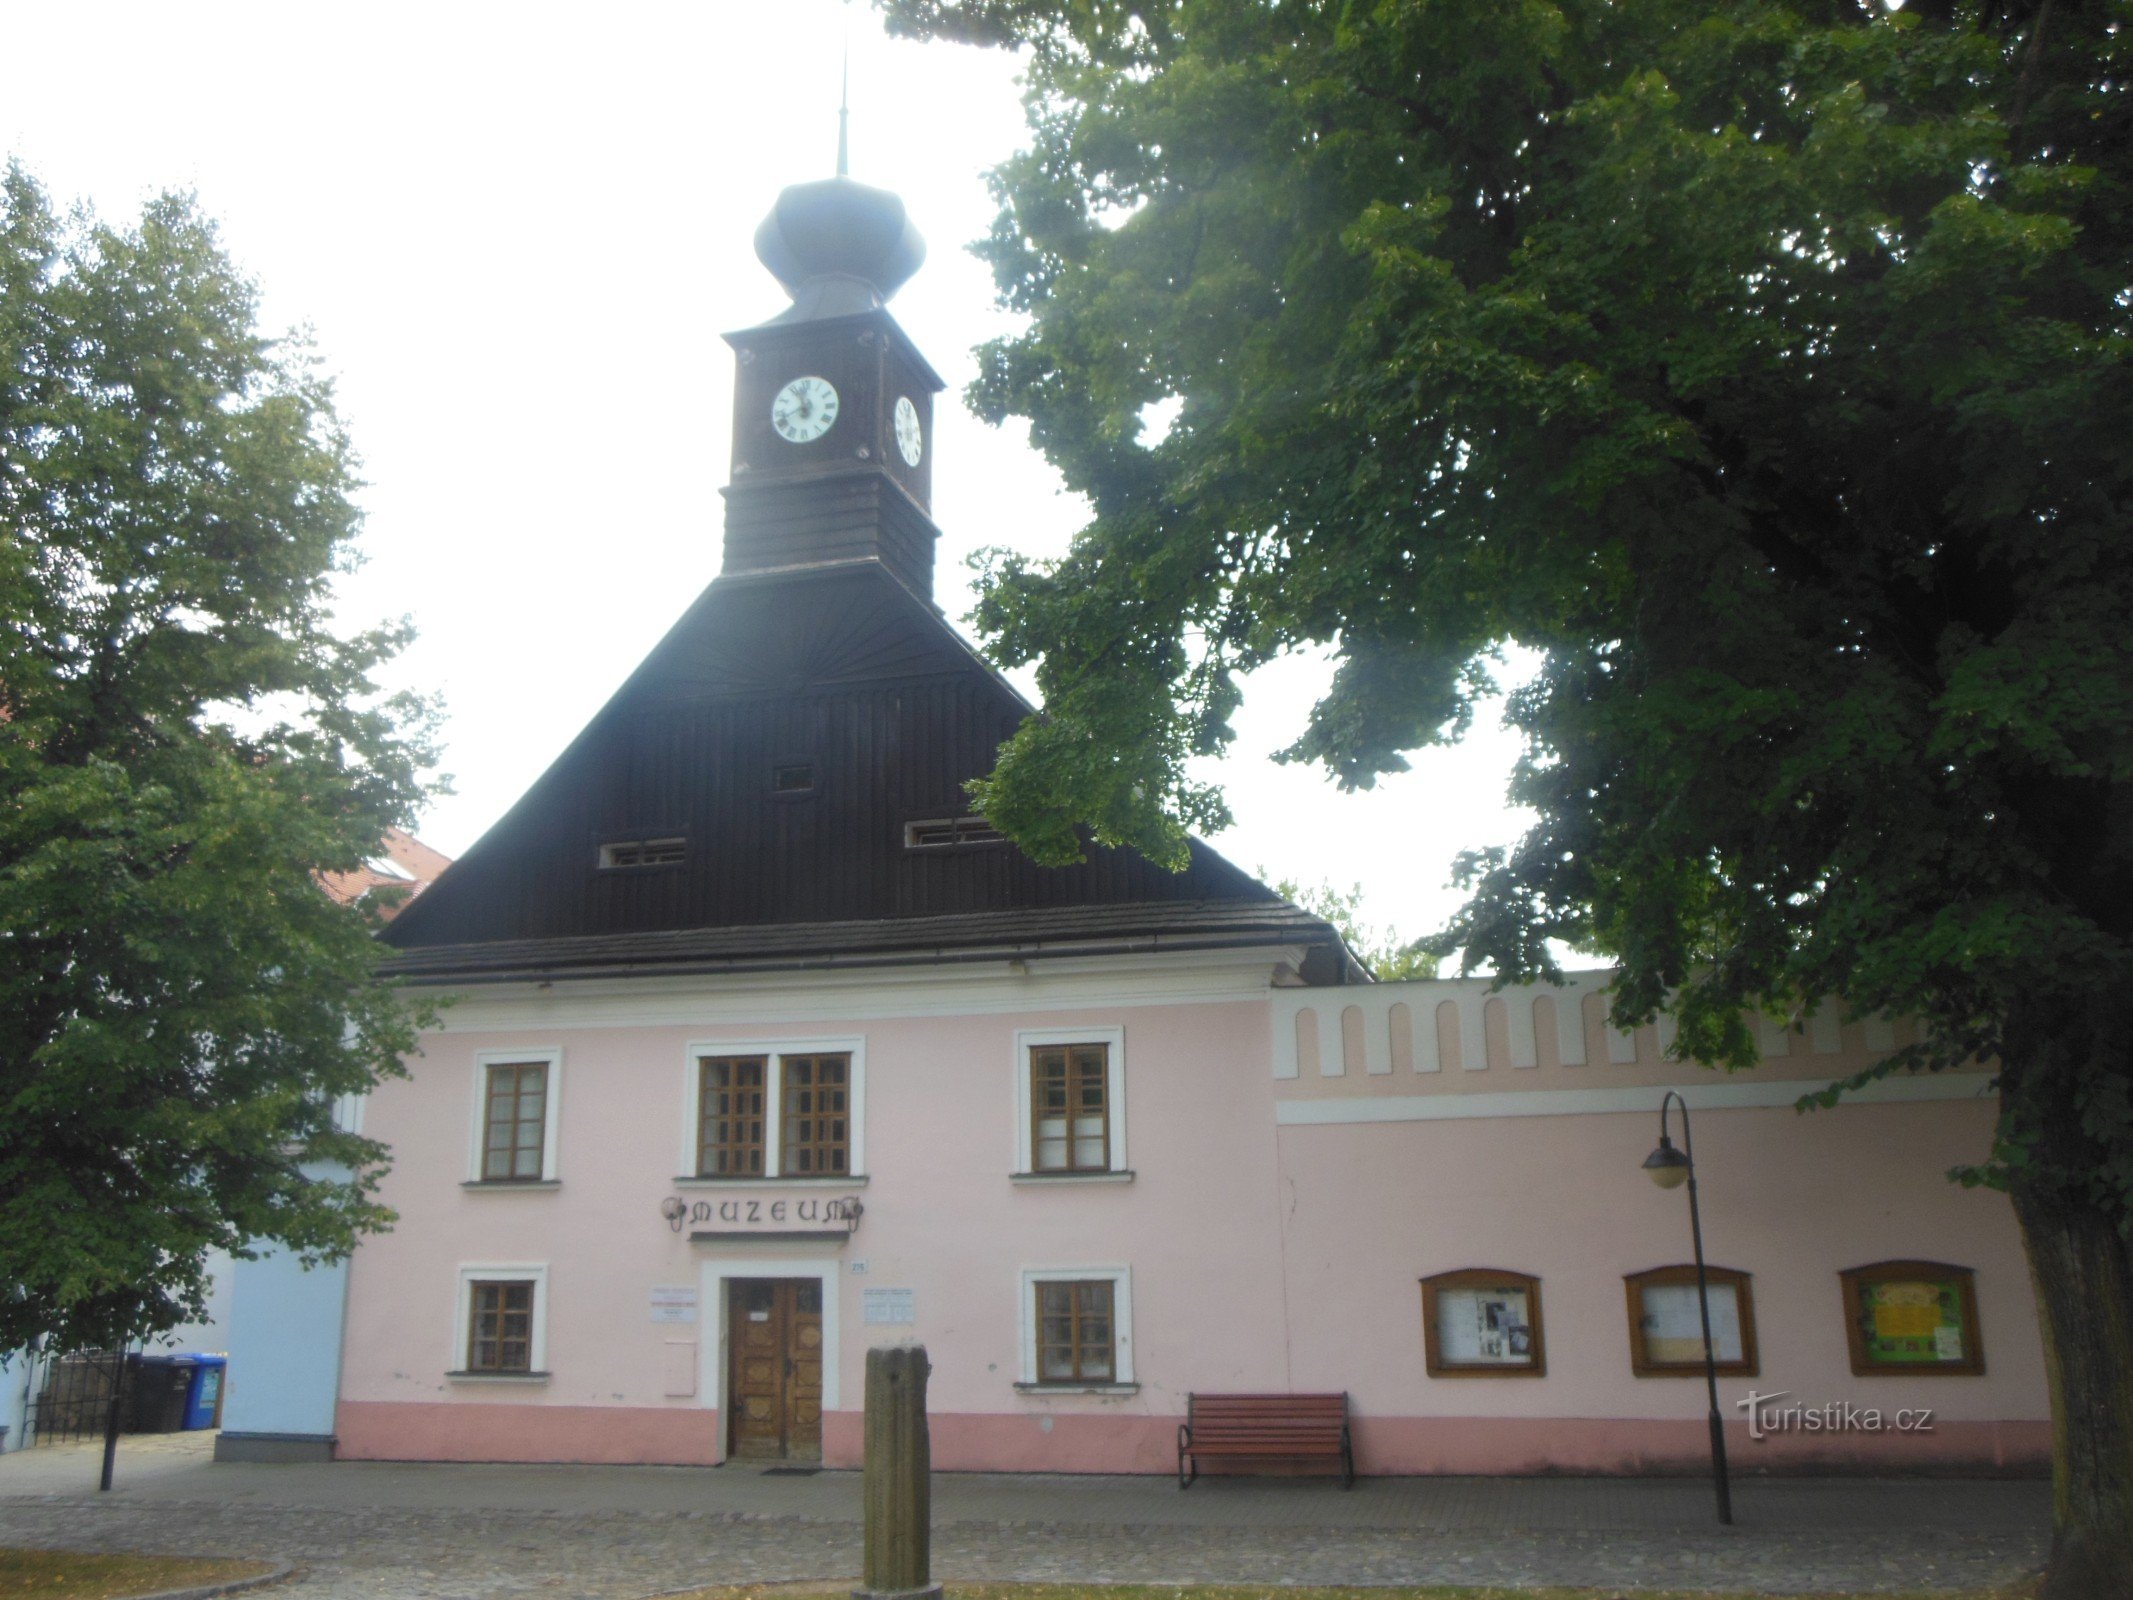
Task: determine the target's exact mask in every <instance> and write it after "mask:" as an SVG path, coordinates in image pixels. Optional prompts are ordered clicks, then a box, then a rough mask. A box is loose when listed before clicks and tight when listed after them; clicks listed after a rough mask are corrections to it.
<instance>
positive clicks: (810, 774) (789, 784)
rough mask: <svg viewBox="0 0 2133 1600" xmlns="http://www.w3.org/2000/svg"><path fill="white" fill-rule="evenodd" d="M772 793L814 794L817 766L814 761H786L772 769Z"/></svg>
mask: <svg viewBox="0 0 2133 1600" xmlns="http://www.w3.org/2000/svg"><path fill="white" fill-rule="evenodd" d="M770 792H771V793H772V794H778V795H798V794H813V793H814V792H815V764H814V763H813V762H812V761H786V762H781V763H779V764H778V765H777V766H775V767H772V768H771V769H770Z"/></svg>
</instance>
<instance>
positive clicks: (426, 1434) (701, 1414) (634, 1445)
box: [334, 1400, 719, 1467]
mask: <svg viewBox="0 0 2133 1600" xmlns="http://www.w3.org/2000/svg"><path fill="white" fill-rule="evenodd" d="M334 1431H335V1432H336V1433H337V1434H338V1435H339V1439H340V1442H339V1444H338V1445H337V1446H336V1448H335V1451H334V1454H335V1456H336V1457H337V1458H338V1459H339V1460H342V1461H567V1462H598V1463H602V1464H608V1465H615V1464H626V1463H635V1464H638V1465H650V1466H674V1467H708V1466H711V1465H713V1464H715V1463H716V1462H717V1461H718V1459H719V1449H718V1442H719V1437H718V1413H717V1412H716V1411H705V1410H702V1409H701V1408H699V1407H695V1406H690V1407H686V1408H680V1407H677V1408H676V1409H674V1410H662V1409H658V1408H655V1407H650V1406H541V1405H531V1406H529V1405H514V1404H511V1403H509V1402H500V1403H494V1402H492V1403H487V1404H468V1403H464V1402H457V1401H451V1400H438V1401H406V1400H343V1401H342V1402H341V1404H340V1406H339V1408H338V1409H337V1410H336V1411H335V1413H334Z"/></svg>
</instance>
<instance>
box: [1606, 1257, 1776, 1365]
mask: <svg viewBox="0 0 2133 1600" xmlns="http://www.w3.org/2000/svg"><path fill="white" fill-rule="evenodd" d="M1704 1277H1705V1281H1706V1282H1707V1283H1708V1284H1709V1285H1710V1296H1709V1298H1708V1300H1707V1301H1706V1304H1708V1305H1709V1307H1710V1309H1711V1351H1712V1354H1713V1355H1714V1357H1715V1358H1716V1365H1717V1369H1718V1371H1719V1372H1720V1373H1722V1374H1725V1375H1727V1376H1730V1377H1741V1378H1752V1377H1754V1376H1755V1375H1756V1374H1757V1372H1758V1371H1759V1370H1760V1368H1759V1366H1758V1363H1757V1358H1756V1350H1755V1300H1754V1297H1753V1296H1752V1295H1751V1294H1750V1293H1749V1288H1748V1274H1747V1273H1745V1272H1736V1271H1734V1270H1733V1269H1732V1268H1730V1267H1707V1268H1706V1269H1705V1271H1704ZM1622 1281H1623V1284H1624V1287H1625V1288H1626V1289H1627V1291H1628V1295H1629V1364H1630V1370H1631V1371H1633V1372H1634V1373H1636V1375H1637V1376H1638V1377H1640V1378H1674V1377H1685V1378H1694V1377H1701V1376H1702V1375H1703V1319H1702V1318H1701V1317H1700V1316H1699V1315H1698V1314H1697V1310H1696V1268H1695V1267H1694V1266H1693V1265H1689V1266H1673V1267H1654V1268H1652V1269H1651V1270H1650V1271H1649V1272H1633V1273H1631V1274H1630V1275H1629V1276H1628V1277H1626V1278H1624V1279H1623V1280H1622Z"/></svg>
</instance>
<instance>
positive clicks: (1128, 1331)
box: [1015, 1039, 1140, 1394]
mask: <svg viewBox="0 0 2133 1600" xmlns="http://www.w3.org/2000/svg"><path fill="white" fill-rule="evenodd" d="M1053 1042H1054V1043H1065V1044H1086V1043H1087V1042H1088V1041H1087V1040H1086V1039H1071V1040H1055V1041H1053ZM1103 1281H1108V1282H1109V1283H1110V1285H1111V1367H1112V1376H1111V1381H1110V1382H1108V1383H1046V1382H1044V1381H1043V1380H1041V1379H1040V1378H1039V1377H1038V1376H1037V1285H1038V1284H1040V1283H1089V1282H1103ZM1020 1292H1021V1296H1022V1299H1021V1309H1020V1310H1019V1311H1018V1312H1017V1313H1016V1321H1017V1326H1018V1328H1019V1329H1020V1332H1021V1338H1022V1357H1021V1361H1020V1362H1019V1364H1018V1370H1019V1371H1020V1373H1021V1376H1020V1378H1019V1379H1018V1380H1017V1381H1016V1385H1015V1387H1016V1388H1018V1389H1021V1390H1024V1391H1026V1392H1028V1393H1032V1394H1107V1393H1110V1392H1111V1391H1113V1390H1119V1389H1132V1388H1136V1387H1138V1386H1139V1383H1140V1380H1139V1379H1138V1378H1136V1377H1135V1376H1134V1375H1133V1374H1134V1368H1133V1269H1132V1268H1131V1267H1024V1268H1023V1269H1022V1276H1021V1280H1020Z"/></svg>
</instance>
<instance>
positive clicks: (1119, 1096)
mask: <svg viewBox="0 0 2133 1600" xmlns="http://www.w3.org/2000/svg"><path fill="white" fill-rule="evenodd" d="M1052 1044H1100V1045H1103V1046H1105V1047H1106V1050H1105V1054H1104V1061H1105V1071H1104V1101H1105V1104H1106V1106H1107V1108H1108V1110H1109V1114H1110V1118H1111V1164H1110V1166H1109V1167H1108V1168H1106V1169H1105V1170H1104V1171H1102V1172H1042V1173H1040V1172H1038V1171H1037V1166H1036V1161H1037V1152H1036V1150H1035V1149H1034V1148H1033V1147H1032V1143H1031V1139H1030V1084H1029V1078H1030V1062H1029V1053H1030V1051H1031V1050H1033V1049H1037V1048H1041V1047H1042V1046H1044V1045H1052ZM1013 1077H1014V1080H1015V1167H1014V1176H1015V1177H1016V1178H1018V1179H1028V1180H1029V1181H1030V1182H1032V1183H1077V1182H1078V1183H1109V1182H1116V1181H1117V1180H1118V1179H1120V1178H1122V1177H1126V1176H1129V1175H1130V1174H1131V1173H1132V1171H1133V1169H1132V1167H1131V1166H1129V1165H1128V1164H1127V1162H1126V1030H1125V1029H1124V1028H1017V1029H1016V1030H1015V1069H1014V1073H1013Z"/></svg>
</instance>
